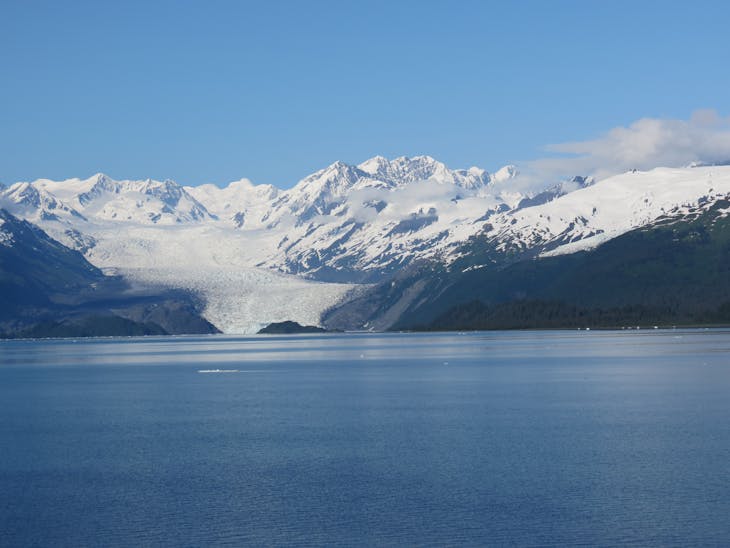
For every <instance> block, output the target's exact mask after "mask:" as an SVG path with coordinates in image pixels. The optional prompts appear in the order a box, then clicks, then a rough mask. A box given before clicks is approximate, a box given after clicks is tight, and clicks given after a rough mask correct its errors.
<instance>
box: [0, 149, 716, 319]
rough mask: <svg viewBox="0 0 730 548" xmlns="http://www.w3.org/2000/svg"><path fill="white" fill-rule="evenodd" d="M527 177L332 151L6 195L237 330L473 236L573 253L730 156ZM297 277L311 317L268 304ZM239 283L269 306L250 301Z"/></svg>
mask: <svg viewBox="0 0 730 548" xmlns="http://www.w3.org/2000/svg"><path fill="white" fill-rule="evenodd" d="M518 176H519V175H518V171H517V169H516V168H515V166H505V167H504V168H502V169H500V170H498V171H497V172H496V173H494V174H489V173H487V172H486V171H484V170H483V169H479V168H474V167H473V168H469V169H457V170H452V169H449V168H448V167H447V166H446V165H444V164H443V163H441V162H438V161H436V160H434V159H433V158H431V157H428V156H419V157H415V158H406V157H401V158H396V159H394V160H387V159H385V158H383V157H375V158H372V159H370V160H367V161H365V162H363V163H361V164H359V165H357V166H353V165H348V164H345V163H343V162H335V163H334V164H332V165H330V166H328V167H326V168H324V169H322V170H320V171H317V172H316V173H314V174H312V175H310V176H308V177H305V178H304V179H302V180H301V181H299V182H298V183H297V184H296V185H294V186H293V187H292V188H290V189H288V190H279V189H277V188H274V187H272V186H270V185H254V184H252V183H251V182H250V181H248V180H246V179H242V180H240V181H236V182H233V183H231V184H230V185H228V186H227V187H225V188H219V187H217V186H214V185H203V186H199V187H184V186H181V185H179V184H177V183H175V182H173V181H152V180H143V181H115V180H113V179H111V178H110V177H108V176H106V175H103V174H98V175H94V176H93V177H91V178H88V179H69V180H66V181H60V182H54V181H49V180H45V179H42V180H38V181H34V182H32V183H28V182H23V183H16V184H14V185H11V186H10V187H8V188H6V189H4V190H0V200H2V202H1V203H2V205H3V206H4V207H7V208H8V209H9V210H10V211H11V212H12V213H14V214H15V215H18V216H20V217H22V218H25V219H27V220H30V221H32V222H34V223H37V224H38V225H40V226H41V227H42V228H43V229H44V230H45V231H46V232H48V233H49V234H51V235H52V236H53V237H54V238H56V239H57V240H59V241H61V242H62V243H64V244H66V245H69V246H70V247H72V248H75V249H78V250H80V251H82V252H83V253H84V255H85V256H86V258H87V259H88V260H89V261H90V262H91V263H92V264H94V265H96V266H98V267H101V268H107V269H111V270H113V271H115V272H120V273H125V274H126V275H127V276H128V277H130V278H131V279H139V280H141V281H144V282H145V283H149V282H154V281H155V280H157V281H158V282H159V283H161V284H164V285H167V286H174V285H175V284H176V283H178V284H182V285H185V287H187V288H189V289H192V290H194V291H196V292H197V293H198V294H199V295H200V296H201V298H202V299H203V300H204V301H206V303H207V310H208V316H207V317H208V319H210V320H211V321H213V323H216V322H218V323H217V325H219V326H223V328H224V329H225V330H228V331H232V332H235V331H240V330H251V329H254V326H256V325H260V324H263V323H266V322H267V321H281V320H289V319H290V320H299V319H301V320H303V321H302V323H310V324H311V323H317V321H316V316H317V315H318V314H319V313H320V312H321V311H322V310H324V309H325V308H327V307H330V306H332V305H334V304H335V303H337V302H338V301H339V300H341V299H342V298H343V297H344V295H345V294H347V293H348V291H350V290H351V289H353V288H354V287H355V286H354V285H352V284H356V283H362V282H375V281H382V280H384V279H387V278H388V277H389V276H391V275H392V274H393V273H395V272H398V271H400V270H402V269H403V268H404V267H406V266H408V265H409V264H412V263H414V262H415V261H419V260H433V261H436V262H438V263H440V264H450V263H452V262H453V261H456V260H463V258H464V256H465V255H468V254H470V253H472V251H473V249H474V245H475V242H476V243H478V244H479V245H482V246H488V247H489V248H490V249H492V250H493V253H492V254H491V255H490V257H491V259H490V260H492V261H494V260H496V259H495V253H496V254H500V253H502V254H504V255H505V256H506V255H510V256H514V254H515V253H522V252H529V253H531V254H532V255H533V256H535V255H538V254H543V255H544V254H560V253H571V252H573V251H577V250H580V249H588V248H591V247H594V246H596V245H599V244H600V243H601V242H603V241H606V240H608V239H610V238H613V237H615V236H617V235H619V234H622V233H624V232H626V231H628V230H631V229H633V228H636V227H639V226H643V225H646V224H649V223H651V222H653V221H655V220H657V219H659V218H661V217H666V216H678V217H681V216H682V215H684V214H688V213H689V212H691V211H692V210H693V209H696V208H698V207H702V205H703V204H706V203H708V202H713V201H716V200H718V199H720V198H721V197H724V196H727V195H728V194H730V167H718V166H714V167H713V166H703V167H693V168H681V169H666V168H658V169H655V170H651V171H648V172H630V173H625V174H622V175H618V176H615V177H611V178H608V179H604V180H601V181H594V180H592V179H590V178H584V177H574V178H572V179H569V180H565V181H561V182H558V183H557V184H553V185H552V186H550V185H545V188H544V189H543V190H539V191H537V192H534V193H532V194H524V193H522V192H519V191H517V190H516V189H515V188H513V187H512V186H511V185H512V181H513V180H514V179H515V178H516V177H518ZM553 183H554V182H553ZM473 266H474V267H480V266H485V265H479V264H475V265H473ZM262 269H265V270H268V271H269V272H264V271H263V270H262ZM292 274H296V275H300V276H301V275H303V276H304V277H305V278H308V279H310V280H311V279H314V280H319V281H325V282H334V281H337V282H342V283H339V284H332V283H326V284H323V283H313V282H311V281H307V280H306V279H303V278H302V277H298V278H292V277H291V276H289V277H287V275H292ZM271 276H276V277H277V278H276V283H273V282H272V278H271ZM176 280H177V281H176ZM287 283H290V285H291V287H292V288H295V289H293V290H292V291H291V292H289V293H287V294H288V295H289V297H288V300H289V302H291V299H292V298H293V297H292V295H296V294H297V293H300V294H302V293H304V292H307V293H308V294H310V293H311V295H313V296H314V297H313V298H312V299H309V300H308V301H307V302H308V304H307V305H306V306H304V308H302V310H301V314H300V316H299V317H297V316H294V315H286V303H282V306H280V307H279V308H277V311H276V313H274V312H271V310H269V309H267V308H266V307H267V306H268V305H267V303H269V302H273V301H275V300H276V299H273V300H272V299H266V298H263V299H258V297H257V295H258V294H260V293H261V288H262V287H263V286H266V285H269V286H277V287H284V286H285V285H286V284H287ZM241 295H248V297H247V299H248V301H247V302H257V303H259V304H257V305H256V306H260V307H261V309H260V310H252V309H251V308H250V307H248V308H247V307H246V306H243V303H242V302H241V301H240V299H239V298H238V296H241ZM257 299H258V300H257ZM230 303H239V304H238V305H236V306H232V305H231V304H230ZM277 306H278V305H277ZM243 308H246V309H247V311H246V312H245V314H244V316H245V317H244V316H240V317H237V316H236V314H237V312H236V310H240V309H243ZM304 309H306V311H305V310H304ZM267 310H268V311H267Z"/></svg>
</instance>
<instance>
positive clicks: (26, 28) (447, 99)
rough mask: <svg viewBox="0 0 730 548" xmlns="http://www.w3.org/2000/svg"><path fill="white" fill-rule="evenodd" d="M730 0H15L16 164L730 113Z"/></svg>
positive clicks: (223, 156)
mask: <svg viewBox="0 0 730 548" xmlns="http://www.w3.org/2000/svg"><path fill="white" fill-rule="evenodd" d="M729 22H730V2H723V1H717V2H703V1H692V2H681V3H680V2H671V1H662V2H650V1H633V2H620V1H614V0H612V1H611V2H598V1H595V2H594V1H587V0H582V1H575V2H572V1H570V2H569V1H559V0H550V1H534V2H519V1H514V2H507V1H504V2H487V1H477V2H469V1H460V2H457V1H451V2H446V1H444V2H426V1H418V2H406V1H400V2H396V1H391V2H365V1H362V2H354V1H352V2H349V1H344V0H341V1H333V2H321V1H316V0H308V1H293V2H277V1H269V2H243V1H232V2H226V1H215V0H211V1H207V2H204V1H200V2H189V1H170V2H166V1H154V0H149V1H145V2H136V1H124V2H120V1H114V2H111V1H102V0H96V1H93V2H82V1H71V0H69V1H53V2H36V1H29V0H18V1H10V0H0V181H2V182H4V183H6V184H9V183H12V182H14V181H18V180H30V179H35V178H38V177H49V178H54V179H58V178H66V177H73V176H89V175H91V174H92V173H95V172H98V171H103V172H105V173H108V174H109V175H111V176H112V177H115V178H143V177H152V178H173V179H175V180H177V181H178V182H181V183H183V184H200V183H203V182H214V183H217V184H224V183H227V182H228V181H231V180H234V179H238V178H241V177H248V178H250V179H252V180H253V181H254V182H256V183H272V184H275V185H278V186H280V187H288V186H291V185H292V184H293V183H295V182H296V181H297V180H298V179H299V178H301V177H303V176H305V175H307V174H309V173H310V172H312V171H314V170H316V169H319V168H321V167H323V166H325V165H327V164H329V163H331V162H333V161H334V160H338V159H339V160H343V161H345V162H348V163H359V162H361V161H362V160H364V159H366V158H368V157H371V156H374V155H376V154H382V155H384V156H388V157H393V156H398V155H416V154H429V155H431V156H434V157H436V158H438V159H440V160H442V161H444V162H446V163H447V164H448V165H449V166H451V167H468V166H471V165H478V166H481V167H484V168H486V169H488V170H495V169H497V168H498V167H499V166H501V165H503V164H505V163H509V162H517V161H520V160H525V159H530V158H533V157H535V156H538V155H540V154H542V152H541V147H542V146H543V145H546V144H549V143H556V142H561V141H570V140H579V139H588V138H592V137H596V136H597V135H600V134H601V133H603V132H605V131H606V130H608V129H610V128H612V127H614V126H619V125H627V124H630V123H631V122H633V121H634V120H636V119H638V118H641V117H658V118H682V119H687V118H688V117H689V116H690V115H691V113H692V111H694V110H695V109H699V108H714V109H717V110H718V112H720V113H721V114H723V115H728V114H730V70H729V69H728V66H729V64H730V32H729V31H728V25H730V23H729Z"/></svg>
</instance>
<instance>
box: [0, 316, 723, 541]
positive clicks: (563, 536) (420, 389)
mask: <svg viewBox="0 0 730 548" xmlns="http://www.w3.org/2000/svg"><path fill="white" fill-rule="evenodd" d="M200 369H238V370H239V372H237V373H221V374H202V373H199V372H198V370H200ZM729 543H730V331H723V330H711V331H699V330H698V331H679V330H677V331H651V332H647V331H641V332H635V331H632V332H584V331H581V332H577V331H575V332H572V331H571V332H512V333H509V332H508V333H477V334H466V335H459V334H438V335H431V334H429V335H399V334H392V335H330V336H288V337H275V336H271V337H249V338H245V337H223V336H213V337H178V338H143V339H96V340H86V341H83V340H78V341H69V340H65V341H6V342H0V545H2V546H28V545H43V546H114V545H123V546H139V545H170V546H185V545H188V546H200V545H237V546H238V545H261V544H265V545H282V544H296V545H317V546H319V545H332V544H337V545H403V544H407V545H414V544H417V545H457V544H463V545H505V544H513V545H520V546H528V545H585V544H591V545H593V544H601V545H617V544H642V545H655V546H668V545H684V546H687V545H693V546H697V545H727V544H729Z"/></svg>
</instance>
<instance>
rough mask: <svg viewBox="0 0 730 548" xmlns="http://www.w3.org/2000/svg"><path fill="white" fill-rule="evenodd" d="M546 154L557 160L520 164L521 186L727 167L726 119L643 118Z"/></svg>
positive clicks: (703, 113) (710, 113) (713, 115)
mask: <svg viewBox="0 0 730 548" xmlns="http://www.w3.org/2000/svg"><path fill="white" fill-rule="evenodd" d="M546 150H547V151H548V152H553V153H556V154H560V155H561V156H551V157H544V158H538V159H536V160H532V161H530V162H527V163H525V164H523V166H522V169H521V176H520V178H519V179H520V180H519V181H517V183H518V184H519V185H520V186H522V187H530V186H532V187H534V186H536V185H539V184H542V185H544V184H549V183H551V182H553V183H554V182H556V181H557V180H560V179H563V178H565V177H570V176H572V175H590V176H593V177H596V178H597V179H601V178H604V177H608V176H610V175H615V174H616V173H622V172H625V171H628V170H630V169H639V170H648V169H652V168H655V167H680V166H685V165H688V164H690V163H692V162H701V163H708V164H713V163H722V162H728V161H730V117H727V118H723V117H721V116H719V115H718V114H717V112H715V111H714V110H700V111H697V112H695V113H694V114H693V115H692V117H691V118H690V119H689V120H671V119H658V118H642V119H640V120H637V121H636V122H634V123H632V124H631V125H629V126H628V127H616V128H613V129H611V130H610V131H608V132H607V133H605V134H603V135H601V136H600V137H598V138H597V139H593V140H588V141H575V142H569V143H559V144H553V145H548V146H547V147H546Z"/></svg>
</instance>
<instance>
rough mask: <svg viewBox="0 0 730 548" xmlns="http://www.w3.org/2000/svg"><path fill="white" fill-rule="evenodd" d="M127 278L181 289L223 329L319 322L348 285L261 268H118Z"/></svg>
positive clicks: (236, 330) (250, 330) (233, 330)
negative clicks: (197, 299)
mask: <svg viewBox="0 0 730 548" xmlns="http://www.w3.org/2000/svg"><path fill="white" fill-rule="evenodd" d="M114 271H115V272H116V273H118V274H122V275H123V276H125V277H126V278H127V279H129V280H133V281H136V282H139V283H142V284H145V285H153V286H161V287H164V288H175V289H186V290H189V291H191V292H193V293H194V294H195V295H197V296H198V297H199V298H200V299H201V300H202V301H203V302H204V307H203V310H202V311H201V315H202V316H203V317H204V318H205V319H206V320H208V321H209V322H210V323H212V324H213V325H215V326H216V327H217V328H218V329H220V330H221V331H223V332H224V333H256V332H258V331H259V329H261V328H262V327H265V326H266V325H268V324H270V323H272V322H282V321H285V320H292V321H295V322H298V323H300V324H302V325H320V322H321V315H322V312H323V311H324V310H326V309H327V308H329V307H331V306H333V305H335V304H337V303H338V302H340V301H342V299H343V298H344V297H345V295H346V294H347V293H348V292H350V291H351V290H353V286H352V285H349V284H335V283H321V282H313V281H310V280H305V279H302V278H298V277H296V276H288V275H283V274H277V273H275V272H272V271H269V270H264V269H261V268H238V267H236V268H232V267H230V266H222V267H220V268H213V269H211V268H205V269H194V268H189V267H187V268H186V267H183V268H176V267H172V268H170V267H153V268H117V269H114Z"/></svg>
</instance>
